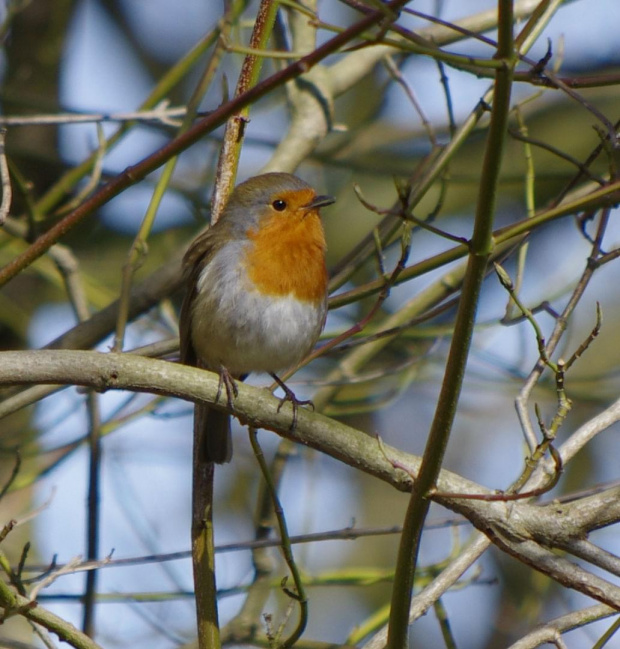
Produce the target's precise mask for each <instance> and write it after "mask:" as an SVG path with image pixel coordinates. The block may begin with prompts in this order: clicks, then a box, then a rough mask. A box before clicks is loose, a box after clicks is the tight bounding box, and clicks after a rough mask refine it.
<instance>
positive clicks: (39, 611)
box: [0, 580, 101, 649]
mask: <svg viewBox="0 0 620 649" xmlns="http://www.w3.org/2000/svg"><path fill="white" fill-rule="evenodd" d="M0 607H2V608H3V609H4V612H3V615H2V617H0V620H4V618H6V617H9V616H11V615H21V616H23V617H25V618H27V619H28V620H30V621H32V622H36V623H37V624H40V625H41V626H42V627H44V628H46V629H47V630H48V631H51V632H52V633H55V634H56V635H57V636H58V637H59V638H60V639H61V640H63V641H64V642H66V643H68V644H70V645H71V646H72V647H75V648H76V649H101V647H100V646H99V645H98V644H97V643H96V642H94V641H93V640H91V639H90V638H89V637H88V636H87V635H86V634H84V633H82V632H81V631H79V630H78V629H76V628H75V627H74V626H73V625H72V624H70V623H69V622H65V620H63V619H61V618H59V617H58V616H56V615H54V614H53V613H50V612H49V611H47V610H45V609H44V608H42V607H41V606H39V605H38V604H37V602H36V601H34V602H32V601H30V600H29V599H28V598H27V597H23V596H22V595H17V594H16V593H14V592H13V591H12V590H11V589H10V588H9V586H8V585H7V584H6V583H4V581H2V580H0Z"/></svg>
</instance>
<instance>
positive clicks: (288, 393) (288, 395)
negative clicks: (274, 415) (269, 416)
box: [270, 373, 314, 433]
mask: <svg viewBox="0 0 620 649" xmlns="http://www.w3.org/2000/svg"><path fill="white" fill-rule="evenodd" d="M270 374H271V373H270ZM271 378H273V380H274V381H275V382H276V383H277V384H278V385H279V386H280V387H281V388H282V390H283V391H284V396H283V397H282V398H281V399H280V403H279V405H278V412H280V409H281V408H282V406H283V405H284V404H285V403H286V402H287V401H289V402H290V404H291V408H292V409H293V421H292V422H291V427H290V428H289V431H290V432H291V433H292V432H293V431H294V430H295V428H296V427H297V409H298V408H299V406H310V407H311V408H312V410H314V404H313V403H312V401H311V400H310V399H298V398H297V397H296V396H295V393H294V392H293V391H292V390H291V389H290V388H289V387H288V385H286V383H284V381H282V379H280V377H279V376H277V374H271Z"/></svg>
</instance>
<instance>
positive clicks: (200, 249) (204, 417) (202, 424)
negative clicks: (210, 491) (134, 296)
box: [179, 228, 232, 464]
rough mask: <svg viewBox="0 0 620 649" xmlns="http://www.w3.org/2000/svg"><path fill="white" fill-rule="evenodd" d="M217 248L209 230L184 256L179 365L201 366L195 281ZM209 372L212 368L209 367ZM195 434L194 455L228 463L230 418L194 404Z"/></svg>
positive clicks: (223, 413)
mask: <svg viewBox="0 0 620 649" xmlns="http://www.w3.org/2000/svg"><path fill="white" fill-rule="evenodd" d="M216 247H217V244H216V241H215V240H214V237H213V234H212V230H211V228H209V229H208V230H206V231H205V232H203V233H202V234H201V235H200V236H198V237H197V238H196V239H195V241H194V242H193V243H192V244H191V246H190V247H189V248H188V250H187V252H186V253H185V256H184V257H183V274H184V277H185V285H186V287H187V292H186V294H185V299H184V300H183V305H182V307H181V314H180V318H179V333H180V352H181V363H183V364H184V365H191V366H193V367H203V365H202V364H201V362H200V359H199V358H198V356H197V354H196V350H195V348H194V344H193V341H192V305H193V304H194V299H195V297H196V293H197V290H198V288H197V286H198V279H199V277H200V273H201V272H202V269H203V268H204V266H205V264H207V263H208V262H209V258H210V257H211V255H213V253H214V251H215V249H216ZM210 369H212V368H210ZM194 435H195V436H196V437H197V438H198V442H197V443H196V452H197V453H198V454H199V460H200V461H201V462H216V463H217V464H222V463H224V462H230V459H231V457H232V439H231V433H230V416H229V415H228V414H227V413H225V412H221V411H220V410H215V409H214V408H209V407H208V406H204V405H200V404H196V405H195V406H194Z"/></svg>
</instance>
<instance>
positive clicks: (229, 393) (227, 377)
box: [215, 365, 239, 410]
mask: <svg viewBox="0 0 620 649" xmlns="http://www.w3.org/2000/svg"><path fill="white" fill-rule="evenodd" d="M219 374H220V380H219V382H218V384H217V397H216V398H215V401H216V403H217V402H218V401H219V400H220V397H221V396H222V385H223V386H224V387H225V388H226V405H227V406H228V409H229V410H232V406H233V398H234V397H236V396H237V395H238V394H239V389H238V388H237V385H236V384H235V380H234V379H233V377H232V374H231V373H230V372H229V371H228V370H227V369H226V368H225V367H224V366H223V365H220V372H219Z"/></svg>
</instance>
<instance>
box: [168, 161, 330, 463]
mask: <svg viewBox="0 0 620 649" xmlns="http://www.w3.org/2000/svg"><path fill="white" fill-rule="evenodd" d="M333 202H334V199H333V198H332V197H331V196H319V195H317V193H316V192H315V191H314V189H312V187H310V185H308V184H307V183H305V182H304V181H303V180H300V179H299V178H297V177H296V176H292V175H291V174H287V173H267V174H263V175H260V176H255V177H254V178H250V179H249V180H246V181H245V182H243V183H241V184H240V185H238V186H237V187H236V188H235V189H234V191H233V192H232V193H231V195H230V199H229V200H228V203H227V205H226V208H225V209H224V211H223V213H222V215H221V217H220V219H219V221H218V222H217V223H216V224H215V225H213V226H212V227H210V228H209V229H208V230H206V231H205V232H204V233H202V234H201V235H199V236H198V237H197V238H196V240H195V241H194V242H193V243H192V244H191V245H190V247H189V249H188V251H187V253H186V254H185V257H184V259H183V270H184V274H185V278H186V281H187V287H188V288H187V294H186V297H185V301H184V303H183V307H182V309H181V318H180V331H181V362H182V363H185V364H186V365H193V366H196V367H202V368H205V369H208V370H211V371H213V372H218V373H219V375H220V389H221V387H222V384H223V385H224V387H225V388H226V395H227V399H228V403H229V406H230V403H231V400H232V396H233V395H235V394H236V386H235V383H234V380H235V379H240V380H243V379H244V378H245V377H246V376H247V374H249V373H250V372H268V373H269V374H271V376H272V377H273V378H274V379H275V380H276V381H277V382H278V383H279V384H280V386H281V387H283V388H284V390H285V394H286V397H285V398H284V400H290V401H292V404H293V411H294V413H295V409H296V407H297V405H298V404H302V403H304V402H301V401H298V400H297V399H295V397H294V395H293V393H292V392H291V391H290V390H289V389H288V388H287V387H286V386H285V385H284V384H283V383H282V381H280V379H279V378H278V377H277V376H276V374H275V373H276V372H278V371H280V370H283V369H287V368H290V367H293V366H294V365H296V364H297V363H298V362H299V361H301V360H302V359H303V358H304V357H305V356H306V355H307V354H308V353H309V352H310V351H311V350H312V348H313V347H314V345H315V343H316V341H317V340H318V337H319V335H320V333H321V331H322V329H323V325H324V324H325V316H326V314H327V270H326V267H325V235H324V232H323V226H322V225H321V219H320V215H319V209H320V208H321V207H325V206H327V205H331V204H332V203H333ZM194 427H195V428H196V427H198V428H197V430H200V431H203V433H202V434H201V437H202V439H204V440H205V444H204V447H205V448H204V458H203V459H204V460H206V461H209V462H216V463H224V462H229V461H230V459H231V456H232V442H231V435H230V417H229V416H228V414H226V413H224V412H220V411H218V410H215V409H212V408H209V407H207V406H202V405H196V407H195V410H194ZM201 452H202V451H201Z"/></svg>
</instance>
